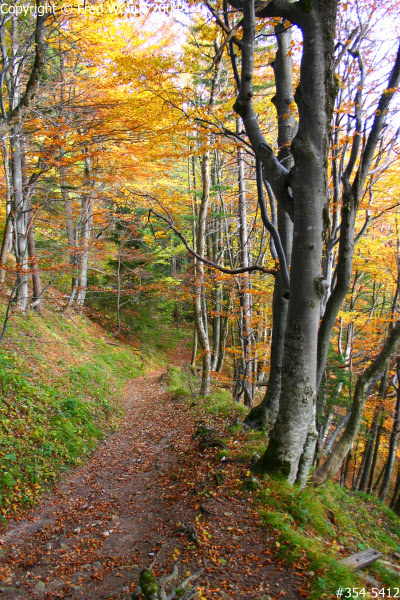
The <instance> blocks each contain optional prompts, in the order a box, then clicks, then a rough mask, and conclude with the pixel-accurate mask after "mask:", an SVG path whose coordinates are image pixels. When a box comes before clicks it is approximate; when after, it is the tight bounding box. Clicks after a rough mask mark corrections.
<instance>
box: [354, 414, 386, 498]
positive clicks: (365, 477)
mask: <svg viewBox="0 0 400 600" xmlns="http://www.w3.org/2000/svg"><path fill="white" fill-rule="evenodd" d="M380 412H381V408H380V406H377V407H376V409H375V414H374V418H373V421H372V425H371V428H370V430H369V434H368V441H367V444H366V446H365V450H364V454H365V461H364V469H363V471H362V476H361V478H360V483H359V486H358V489H359V491H360V492H365V491H366V490H367V485H368V481H369V476H370V473H371V468H372V461H373V456H374V448H375V440H376V435H377V433H378V427H379V416H380Z"/></svg>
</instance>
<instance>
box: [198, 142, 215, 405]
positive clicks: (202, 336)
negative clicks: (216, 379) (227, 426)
mask: <svg viewBox="0 0 400 600" xmlns="http://www.w3.org/2000/svg"><path fill="white" fill-rule="evenodd" d="M209 165H210V157H209V153H208V152H205V153H204V154H203V157H202V161H201V174H202V196H201V202H200V207H199V216H198V221H197V229H198V231H197V244H196V246H197V253H198V254H199V256H201V257H204V254H205V244H206V226H207V211H208V202H209V198H210V166H209ZM203 284H204V264H203V263H202V262H201V261H200V260H199V261H198V262H197V264H196V281H195V285H194V318H195V325H196V329H197V335H198V340H199V343H200V346H201V349H202V353H203V367H202V378H201V387H200V395H201V396H207V395H208V394H209V392H210V376H211V350H210V344H209V340H208V332H207V331H206V327H208V323H207V322H204V320H203V317H204V315H203V306H202V293H203Z"/></svg>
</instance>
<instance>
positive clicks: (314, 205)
mask: <svg viewBox="0 0 400 600" xmlns="http://www.w3.org/2000/svg"><path fill="white" fill-rule="evenodd" d="M245 6H247V4H245ZM288 6H289V5H288ZM294 6H295V5H293V7H294ZM336 9H337V3H336V2H335V1H332V2H320V1H317V2H313V4H312V8H311V9H310V11H309V12H308V13H307V15H306V19H304V20H303V19H302V18H299V25H300V27H301V29H302V32H303V56H302V61H301V72H300V83H299V86H298V88H297V91H296V94H295V100H296V103H297V106H298V109H299V130H298V132H297V134H296V136H295V137H294V139H293V142H292V145H291V151H292V155H293V158H294V168H293V169H292V170H291V173H290V181H291V190H292V195H293V204H294V210H293V214H294V225H293V227H294V229H293V249H292V264H291V270H290V296H289V306H288V317H287V326H286V334H285V347H284V356H283V364H282V366H283V369H282V384H281V385H282V387H281V395H280V403H279V412H278V415H277V419H276V422H275V426H274V428H273V430H272V434H271V438H270V442H269V445H268V448H267V450H266V452H265V454H264V456H263V457H262V458H261V459H260V461H259V462H258V463H256V465H255V467H254V469H255V471H258V472H260V471H261V472H263V471H268V472H274V471H277V472H280V473H281V474H282V475H283V476H284V477H285V478H287V479H288V481H289V482H290V483H294V482H295V481H296V479H297V480H298V468H299V462H300V458H301V456H302V454H303V450H304V449H306V454H307V461H308V465H310V464H311V462H310V455H311V454H312V446H314V448H315V442H316V437H317V435H316V428H315V402H316V393H317V381H316V374H317V342H318V325H319V318H320V303H321V298H322V297H323V294H324V291H325V290H324V288H323V284H322V276H321V260H322V233H323V218H322V217H323V209H324V206H325V205H326V204H327V201H328V198H329V190H328V182H327V174H326V164H327V157H328V140H329V132H330V123H331V117H332V111H333V99H334V93H335V92H334V90H335V85H334V80H333V73H334V66H333V43H334V35H335V25H336ZM252 14H253V15H254V12H253V13H252ZM304 14H305V13H304ZM246 17H247V15H246V11H245V12H244V17H243V21H244V24H243V46H244V47H245V46H246V45H247V44H249V43H250V40H254V37H252V32H249V31H248V29H249V26H245V21H246ZM247 19H249V17H247ZM249 22H250V26H252V27H254V20H253V21H251V20H250V19H249ZM243 54H244V52H243ZM246 67H247V68H248V67H249V65H247V64H246V61H245V57H244V55H243V71H242V73H243V72H245V74H246V75H247V71H246ZM316 98H319V100H318V101H317V100H316ZM248 135H249V138H250V132H248ZM264 160H265V159H264ZM267 168H268V167H267ZM278 202H279V199H278ZM307 438H308V440H307ZM343 458H344V457H343ZM343 458H342V460H343ZM341 462H342V461H341ZM307 475H308V472H307V468H304V466H303V465H302V469H301V481H300V483H301V484H303V483H304V482H305V480H306V478H307Z"/></svg>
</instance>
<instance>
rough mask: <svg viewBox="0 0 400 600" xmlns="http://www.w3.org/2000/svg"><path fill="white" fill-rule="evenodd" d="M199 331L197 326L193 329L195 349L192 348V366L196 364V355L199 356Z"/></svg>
mask: <svg viewBox="0 0 400 600" xmlns="http://www.w3.org/2000/svg"><path fill="white" fill-rule="evenodd" d="M198 341H199V338H198V333H197V328H196V327H195V328H194V330H193V350H192V358H191V360H190V364H191V366H192V367H194V365H195V364H196V357H197V345H198Z"/></svg>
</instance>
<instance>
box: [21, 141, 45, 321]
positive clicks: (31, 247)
mask: <svg viewBox="0 0 400 600" xmlns="http://www.w3.org/2000/svg"><path fill="white" fill-rule="evenodd" d="M21 166H22V184H23V195H24V205H25V206H26V210H27V211H28V214H27V221H28V233H27V236H28V256H29V268H30V272H31V275H32V288H33V296H32V303H31V306H33V307H34V308H35V310H37V311H38V312H40V311H41V309H42V307H43V300H42V281H41V277H40V271H39V262H38V259H37V255H36V244H35V237H34V228H35V219H34V214H33V206H32V202H31V198H32V194H33V193H34V191H35V188H36V183H37V180H38V178H39V174H38V173H34V174H33V175H32V176H31V178H30V179H28V164H27V157H26V140H25V136H24V135H23V134H22V133H21Z"/></svg>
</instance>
